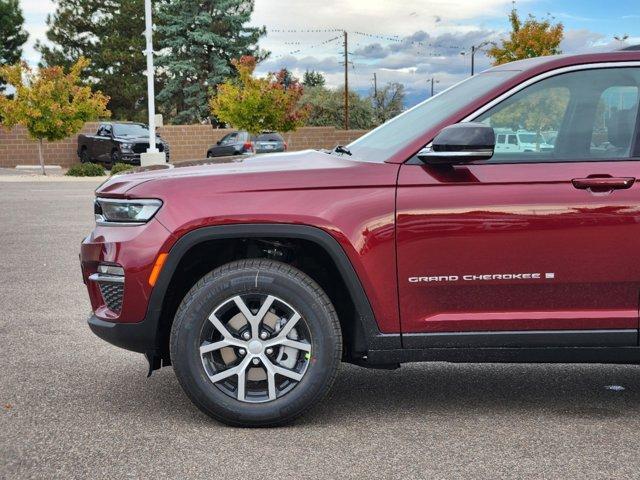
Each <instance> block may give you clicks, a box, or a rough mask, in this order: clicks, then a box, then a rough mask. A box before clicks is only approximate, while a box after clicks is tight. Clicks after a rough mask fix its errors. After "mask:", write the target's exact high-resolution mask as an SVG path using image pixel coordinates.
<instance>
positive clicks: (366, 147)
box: [348, 70, 519, 162]
mask: <svg viewBox="0 0 640 480" xmlns="http://www.w3.org/2000/svg"><path fill="white" fill-rule="evenodd" d="M518 73H519V71H514V70H508V71H504V70H503V71H488V72H484V73H480V74H478V75H474V76H473V77H470V78H468V79H466V80H463V81H462V82H460V83H458V84H456V85H454V86H453V87H451V88H448V89H447V90H445V91H443V92H441V93H439V94H438V95H436V96H434V97H431V98H429V99H428V100H425V101H424V102H422V103H420V104H418V105H416V106H415V107H413V108H411V109H410V110H407V111H406V112H404V113H402V114H400V115H398V116H397V117H395V118H392V119H391V120H389V121H388V122H387V123H384V124H382V125H380V126H379V127H378V128H376V129H375V130H372V131H371V132H369V133H368V134H366V135H364V136H362V137H360V138H359V139H358V140H356V141H355V142H353V143H351V144H349V146H348V148H349V150H350V151H351V153H352V154H353V156H354V157H356V158H358V159H360V160H366V161H370V162H385V161H387V160H388V159H389V158H391V157H392V156H393V154H394V153H396V152H397V151H398V150H400V149H401V148H402V147H404V146H405V145H407V144H408V143H411V142H413V141H414V140H416V139H417V138H419V137H420V136H421V135H422V134H424V133H425V132H426V131H427V130H429V129H431V128H433V127H435V126H436V125H437V124H438V123H440V122H442V121H443V120H445V119H446V118H447V117H449V116H450V115H452V114H454V113H455V112H456V111H458V110H460V109H461V108H463V107H464V106H466V105H468V104H469V103H470V102H472V101H473V100H474V99H476V98H479V97H481V96H482V95H484V94H485V93H487V92H489V91H490V90H492V89H493V88H495V87H497V86H498V85H500V84H501V83H502V82H504V81H505V80H507V79H509V78H511V77H513V76H515V75H517V74H518Z"/></svg>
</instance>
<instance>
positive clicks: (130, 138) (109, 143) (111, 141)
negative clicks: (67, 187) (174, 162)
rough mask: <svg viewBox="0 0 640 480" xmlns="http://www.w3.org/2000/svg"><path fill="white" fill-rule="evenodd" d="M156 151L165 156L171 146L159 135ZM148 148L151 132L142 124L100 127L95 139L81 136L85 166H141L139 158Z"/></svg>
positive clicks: (117, 124) (80, 146)
mask: <svg viewBox="0 0 640 480" xmlns="http://www.w3.org/2000/svg"><path fill="white" fill-rule="evenodd" d="M156 137H157V138H156V148H157V149H158V150H159V151H161V152H165V157H166V160H167V162H168V161H169V145H168V144H167V142H165V141H164V140H162V138H160V135H156ZM148 148H149V129H148V128H147V126H146V125H145V124H143V123H115V122H113V123H112V122H109V123H101V124H100V125H99V126H98V130H97V132H96V134H95V135H78V157H80V161H81V162H82V163H86V162H101V163H103V164H104V165H105V166H106V167H107V168H111V165H114V164H116V163H118V162H122V163H130V164H132V165H140V154H141V153H143V152H146V151H147V149H148Z"/></svg>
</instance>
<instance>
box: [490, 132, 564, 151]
mask: <svg viewBox="0 0 640 480" xmlns="http://www.w3.org/2000/svg"><path fill="white" fill-rule="evenodd" d="M495 134H496V148H495V151H496V152H542V151H550V150H553V145H552V144H549V143H547V142H546V141H545V140H544V136H543V135H542V134H538V133H536V132H529V131H527V130H518V131H517V132H514V131H513V130H509V129H498V128H496V129H495Z"/></svg>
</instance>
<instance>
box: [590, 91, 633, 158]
mask: <svg viewBox="0 0 640 480" xmlns="http://www.w3.org/2000/svg"><path fill="white" fill-rule="evenodd" d="M637 112H638V87H637V86H615V87H609V88H607V89H606V90H605V91H604V92H603V93H602V96H601V97H600V101H599V102H598V109H597V110H596V118H595V119H594V122H593V136H592V137H591V154H592V155H607V156H610V157H615V158H619V157H627V156H629V153H630V151H631V144H632V140H633V133H634V127H635V124H636V115H637Z"/></svg>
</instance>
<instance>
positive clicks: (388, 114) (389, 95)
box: [371, 82, 404, 124]
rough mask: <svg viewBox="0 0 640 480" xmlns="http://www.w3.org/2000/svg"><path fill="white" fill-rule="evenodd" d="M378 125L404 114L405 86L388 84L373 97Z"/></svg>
mask: <svg viewBox="0 0 640 480" xmlns="http://www.w3.org/2000/svg"><path fill="white" fill-rule="evenodd" d="M371 101H372V102H373V112H374V115H375V120H376V123H378V124H381V123H384V122H386V121H387V120H390V119H392V118H393V117H395V116H396V115H399V114H400V113H402V109H403V108H404V85H402V84H401V83H397V82H392V83H388V84H387V85H385V86H384V87H383V88H382V89H380V90H378V91H377V92H373V96H372V97H371Z"/></svg>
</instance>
